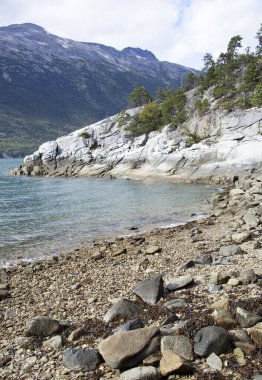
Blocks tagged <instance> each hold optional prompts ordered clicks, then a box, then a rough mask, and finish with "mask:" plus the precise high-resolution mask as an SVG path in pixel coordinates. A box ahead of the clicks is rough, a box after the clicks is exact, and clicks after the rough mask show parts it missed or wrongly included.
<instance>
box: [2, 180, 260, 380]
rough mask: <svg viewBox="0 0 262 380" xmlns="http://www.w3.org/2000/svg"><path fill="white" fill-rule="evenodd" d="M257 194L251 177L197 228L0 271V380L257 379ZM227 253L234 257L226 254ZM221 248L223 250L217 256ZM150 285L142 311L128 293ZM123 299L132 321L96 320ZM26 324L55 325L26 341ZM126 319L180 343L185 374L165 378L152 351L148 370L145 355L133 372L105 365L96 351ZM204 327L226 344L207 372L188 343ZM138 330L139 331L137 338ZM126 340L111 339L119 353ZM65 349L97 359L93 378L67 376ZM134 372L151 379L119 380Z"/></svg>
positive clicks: (222, 197) (216, 202) (221, 197)
mask: <svg viewBox="0 0 262 380" xmlns="http://www.w3.org/2000/svg"><path fill="white" fill-rule="evenodd" d="M248 181H249V182H250V183H249V184H248ZM261 184H262V182H261V178H260V177H254V176H253V177H252V176H251V175H250V176H249V177H248V178H245V179H244V180H243V181H242V182H240V183H238V184H237V186H236V187H234V188H233V184H232V185H230V186H227V187H225V188H224V190H222V191H221V192H220V193H217V194H215V195H214V197H213V199H212V203H213V206H214V209H213V213H212V214H211V215H210V216H209V217H207V218H206V219H204V220H199V221H194V222H189V223H187V224H186V225H183V226H177V227H172V228H158V229H155V230H152V231H148V232H145V233H136V232H134V234H133V235H132V236H128V237H119V238H116V239H112V240H104V241H97V242H93V243H90V245H89V246H87V247H86V248H83V249H77V250H74V251H73V252H70V253H64V254H63V253H62V254H61V255H59V256H57V257H53V258H50V259H48V260H44V261H34V262H31V263H20V264H18V265H17V266H16V267H11V268H6V269H0V300H1V301H0V322H1V324H0V378H1V379H19V380H20V379H21V380H22V379H28V380H29V379H32V380H33V379H37V380H38V379H39V380H45V379H46V380H47V379H61V380H62V379H65V380H66V379H68V380H69V379H111V378H112V379H119V378H120V379H128V378H129V379H147V378H148V379H151V378H152V379H154V378H169V379H176V378H179V379H180V378H181V379H186V378H187V379H188V378H192V379H261V378H262V377H259V376H261V375H262V372H261V370H262V353H261V339H262V325H261V321H262V297H261V296H262V291H261V290H262V289H261V284H262V280H261V279H262V249H261V244H260V243H262V225H261V221H262V219H261V218H262V217H261V215H260V213H261V214H262V212H261V210H260V208H261V206H260V205H261V197H262V195H261V194H262V191H261V190H262V186H261ZM232 188H233V190H232ZM254 189H260V190H259V191H255V190H254ZM251 211H252V212H253V214H250V215H251V216H250V218H249V219H248V217H247V215H248V213H250V212H251ZM252 215H253V218H252ZM254 220H255V221H256V222H257V223H254ZM252 221H253V222H252ZM237 235H238V236H237ZM232 245H234V246H235V247H238V248H234V249H233V250H232V252H231V251H230V249H231V248H230V249H229V248H228V247H229V246H230V247H231V246H232ZM221 247H227V248H226V249H225V251H224V252H223V249H222V248H221ZM221 249H222V250H221ZM229 251H230V252H229ZM157 276H158V277H157ZM161 276H162V277H161ZM252 276H253V277H252ZM160 277H161V278H162V280H163V284H164V285H163V284H162V285H161V286H162V287H161V286H160V285H159V289H158V292H159V293H158V296H157V297H156V300H155V301H152V302H151V301H150V302H149V301H147V298H146V296H145V297H143V289H142V293H141V294H142V296H141V295H140V296H139V297H138V296H137V293H136V292H135V291H134V287H135V286H136V285H137V284H139V283H140V282H141V281H142V280H144V279H157V278H160ZM162 280H161V281H162ZM183 281H184V283H183ZM178 284H180V285H178ZM154 286H155V285H154ZM141 287H142V286H141ZM143 298H144V299H143ZM123 299H124V300H129V301H131V303H132V305H136V306H137V309H136V312H135V313H134V314H133V316H132V317H128V318H126V315H125V314H124V313H122V315H121V313H120V314H118V315H117V316H116V317H114V318H112V320H110V318H108V319H109V320H106V318H105V315H106V313H107V312H108V310H109V309H110V308H111V307H112V305H117V304H118V303H119V302H121V300H122V301H123ZM145 300H146V301H145ZM175 300H182V301H183V302H182V303H177V304H176V303H175V302H176V301H175ZM219 300H220V301H221V300H222V301H223V300H225V301H224V302H227V312H228V314H227V315H226V316H225V315H223V313H221V310H222V311H223V310H225V309H223V306H221V305H220V306H213V304H214V302H216V301H219ZM171 301H173V304H172V302H171ZM168 302H169V303H168ZM241 310H245V311H248V312H250V313H251V314H252V315H253V314H254V315H256V316H257V318H256V319H254V322H255V323H254V324H252V322H250V320H248V322H245V323H246V325H245V323H244V322H243V321H242V319H241V315H242V314H243V312H242V311H241ZM241 313H242V314H241ZM229 314H230V317H229ZM240 314H241V315H240ZM36 316H42V317H43V316H46V317H48V318H50V319H51V320H56V321H58V322H57V328H55V332H52V333H48V332H47V333H46V334H44V333H43V332H41V331H38V332H37V331H36V332H35V333H32V331H31V330H30V329H29V328H28V326H27V323H28V321H30V320H32V319H33V318H35V317H36ZM134 317H136V318H140V320H141V321H142V323H143V326H145V327H148V328H149V327H151V328H152V326H154V327H155V328H157V334H158V335H159V337H161V339H162V341H163V339H164V337H174V336H184V337H187V338H189V341H190V344H191V345H192V347H193V348H194V354H193V357H192V358H193V359H191V360H189V362H187V363H190V364H189V365H188V366H186V365H185V363H184V358H183V370H181V368H182V366H180V367H179V366H178V367H179V368H178V367H176V368H178V370H177V369H176V368H175V365H174V367H172V368H171V370H170V369H168V368H167V367H169V366H170V363H171V364H172V363H173V360H174V358H173V357H172V358H171V359H170V360H167V362H168V365H166V362H165V360H164V359H165V357H167V356H165V355H167V351H165V345H164V343H163V342H162V341H161V348H160V344H158V346H156V349H155V350H154V355H153V356H154V357H155V359H154V360H153V357H152V355H151V353H150V355H148V357H146V355H145V356H144V357H143V358H142V359H141V362H139V363H138V364H136V365H133V364H131V362H130V365H129V364H128V363H127V365H126V366H125V368H122V367H121V365H119V366H118V365H109V362H108V360H105V356H106V354H104V348H103V347H104V346H103V344H104V342H105V340H106V338H107V337H108V336H114V335H112V334H113V330H114V329H116V328H117V327H118V326H120V325H122V324H123V323H124V322H125V321H126V320H131V319H134ZM250 318H251V317H250ZM253 318H254V317H253ZM230 321H231V322H230ZM26 326H27V327H26ZM206 326H220V327H222V329H223V330H224V329H225V330H226V331H228V334H229V336H230V343H229V344H228V347H227V350H222V351H221V353H220V352H219V351H218V353H217V354H215V353H214V355H215V356H216V357H218V359H219V360H217V362H216V360H213V361H212V358H211V359H209V358H210V355H204V354H203V355H202V354H199V353H197V349H196V346H195V345H196V340H195V335H196V333H197V331H199V330H201V329H202V328H203V327H206ZM254 326H255V327H254ZM145 327H144V328H143V327H142V328H141V326H140V328H141V335H142V329H143V330H144V329H145ZM29 330H30V331H31V332H30V331H29ZM133 331H135V330H133ZM254 331H255V332H254ZM130 333H131V332H125V333H119V334H127V337H126V338H125V339H126V346H128V337H129V335H128V334H130ZM241 334H242V335H241ZM245 334H246V335H245ZM244 335H245V339H244V338H243V336H244ZM130 336H131V335H130ZM241 336H242V337H241ZM100 346H101V348H100V349H98V347H100ZM163 347H164V348H163ZM69 348H76V349H80V348H82V349H84V350H86V351H88V349H92V350H93V349H95V350H97V349H98V350H99V359H97V360H98V362H97V364H96V365H94V369H92V370H90V368H91V367H90V368H89V369H88V370H87V369H86V367H84V366H82V368H81V365H80V366H79V367H78V369H77V366H76V367H75V369H72V366H71V367H70V365H69V364H67V361H66V358H65V354H64V353H65V351H66V350H67V349H69ZM102 348H103V349H102ZM220 348H221V347H220ZM95 350H93V351H92V352H94V351H95ZM124 350H125V345H124V346H123V351H124ZM171 351H172V350H171ZM171 351H170V350H169V351H168V352H169V354H170V352H171ZM214 351H215V349H214ZM68 352H71V351H68ZM140 352H141V351H140ZM174 355H176V357H177V356H179V358H180V359H181V355H178V354H174ZM207 356H208V358H207ZM127 357H128V358H129V359H130V357H129V356H128V354H127ZM71 359H72V358H70V360H71ZM129 359H128V360H129ZM213 359H214V358H213ZM125 360H126V359H125ZM160 360H161V361H160ZM176 360H177V358H176ZM181 360H182V359H181ZM105 361H106V362H107V363H105ZM146 361H147V362H146ZM159 361H160V367H159ZM218 362H219V363H220V362H221V363H222V364H221V366H220V364H217V363H218ZM210 363H211V364H210ZM138 365H139V366H142V367H141V368H143V371H145V370H144V368H145V367H146V366H149V367H150V368H157V369H154V371H155V372H154V371H153V369H152V373H151V374H150V375H145V374H141V373H140V374H138V375H133V374H132V373H131V372H130V374H126V375H125V372H127V370H129V371H130V369H129V368H134V367H137V366H138ZM114 367H116V368H114ZM141 371H142V370H141ZM141 371H140V372H141ZM147 371H149V370H147ZM132 376H133V377H132ZM134 376H135V377H134ZM139 376H140V377H139ZM143 376H144V377H143ZM145 376H148V377H145ZM150 376H151V377H150ZM255 376H256V377H255Z"/></svg>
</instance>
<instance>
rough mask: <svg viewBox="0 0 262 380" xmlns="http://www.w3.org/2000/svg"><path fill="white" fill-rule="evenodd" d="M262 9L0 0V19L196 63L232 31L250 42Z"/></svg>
mask: <svg viewBox="0 0 262 380" xmlns="http://www.w3.org/2000/svg"><path fill="white" fill-rule="evenodd" d="M261 11H262V3H261V1H260V0H231V1H229V0H74V1H72V0H45V1H43V0H0V25H9V24H14V23H22V22H33V23H36V24H38V25H41V26H43V27H45V28H46V29H47V30H48V31H50V32H51V33H54V34H57V35H59V36H61V37H67V38H72V39H75V40H80V41H88V42H98V43H103V44H105V45H110V46H114V47H116V48H118V49H123V48H124V47H126V46H134V47H141V48H144V49H148V50H151V51H153V52H154V53H155V54H156V56H157V57H158V58H159V59H161V60H169V61H172V62H177V63H180V64H184V65H187V66H191V67H197V68H200V67H201V65H202V62H201V59H202V57H203V55H204V54H205V53H206V52H207V51H208V52H211V53H212V54H213V55H214V56H216V55H218V54H219V53H220V52H221V51H223V50H225V48H226V45H227V42H228V40H229V39H230V38H231V37H232V36H233V35H236V34H240V35H242V36H243V37H244V38H245V42H246V45H251V42H252V46H254V42H253V41H254V38H253V37H254V35H255V34H256V31H257V30H258V28H259V23H260V20H259V16H260V15H261Z"/></svg>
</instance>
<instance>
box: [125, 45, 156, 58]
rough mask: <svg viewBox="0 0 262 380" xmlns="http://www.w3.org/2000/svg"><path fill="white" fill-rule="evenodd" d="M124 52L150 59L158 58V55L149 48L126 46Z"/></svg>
mask: <svg viewBox="0 0 262 380" xmlns="http://www.w3.org/2000/svg"><path fill="white" fill-rule="evenodd" d="M122 52H123V53H125V54H128V55H132V56H135V57H136V58H144V59H149V60H152V61H154V60H157V58H156V56H155V55H154V54H153V53H152V52H151V51H149V50H143V49H140V48H132V47H126V48H125V49H123V50H122Z"/></svg>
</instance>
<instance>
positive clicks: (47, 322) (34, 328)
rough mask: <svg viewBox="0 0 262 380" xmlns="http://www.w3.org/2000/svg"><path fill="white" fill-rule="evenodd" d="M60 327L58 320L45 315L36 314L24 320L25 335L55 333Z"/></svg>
mask: <svg viewBox="0 0 262 380" xmlns="http://www.w3.org/2000/svg"><path fill="white" fill-rule="evenodd" d="M59 328H60V324H59V321H57V320H56V319H51V318H49V317H46V316H37V317H34V318H32V319H30V320H29V321H27V322H26V325H25V331H24V333H25V335H26V336H49V335H52V334H55V333H56V332H57V331H58V330H59Z"/></svg>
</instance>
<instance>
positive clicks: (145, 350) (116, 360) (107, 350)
mask: <svg viewBox="0 0 262 380" xmlns="http://www.w3.org/2000/svg"><path fill="white" fill-rule="evenodd" d="M159 333H160V331H159V329H158V328H157V327H144V328H142V329H136V330H132V331H128V332H123V333H119V334H115V335H112V336H109V337H108V338H106V339H105V340H103V341H102V342H101V343H100V344H99V347H98V349H99V352H100V354H101V355H102V357H103V358H104V360H105V362H106V363H107V364H108V365H109V366H110V367H111V368H120V369H124V368H130V367H134V366H136V365H137V364H139V363H140V362H142V360H143V359H145V358H146V357H147V356H149V355H151V354H154V353H155V352H156V351H157V350H158V348H159V344H160V338H159Z"/></svg>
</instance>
